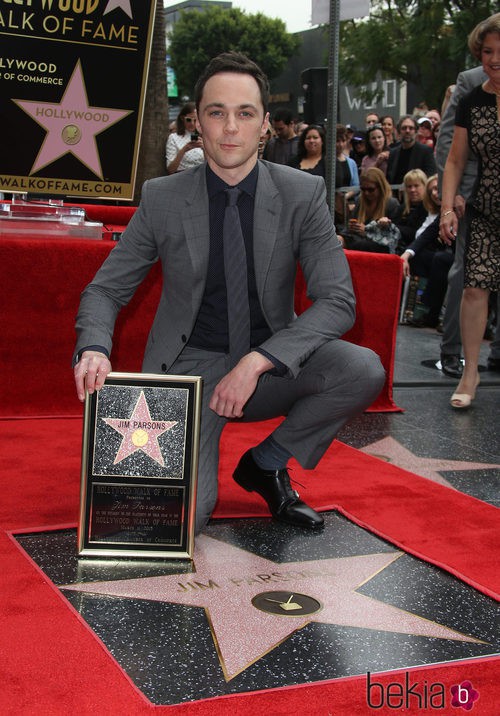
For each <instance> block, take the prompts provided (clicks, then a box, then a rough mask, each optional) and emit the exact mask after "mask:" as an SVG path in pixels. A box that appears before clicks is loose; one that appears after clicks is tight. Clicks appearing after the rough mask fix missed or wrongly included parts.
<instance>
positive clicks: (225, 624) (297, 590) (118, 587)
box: [64, 535, 478, 680]
mask: <svg viewBox="0 0 500 716" xmlns="http://www.w3.org/2000/svg"><path fill="white" fill-rule="evenodd" d="M401 554H402V553H401V552H391V553H386V554H370V555H366V556H359V557H343V558H340V559H322V560H315V561H308V562H307V561H306V562H287V563H284V564H279V563H276V562H273V561H271V560H268V559H264V558H263V557H259V556H258V555H255V554H252V553H250V552H247V551H245V550H243V549H240V548H238V547H234V546H232V545H230V544H227V543H225V542H220V541H218V540H215V539H213V538H211V537H208V536H207V535H200V536H199V537H198V538H197V540H196V548H195V552H194V565H195V567H196V572H195V573H193V574H178V575H169V576H161V577H148V578H143V579H128V580H119V581H109V582H94V583H85V584H78V585H74V584H71V585H66V586H64V589H71V590H76V591H79V592H90V593H95V594H108V595H114V596H120V597H129V598H133V599H137V598H138V599H149V600H156V601H161V602H173V603H177V604H188V605H192V606H198V607H203V608H204V609H205V611H206V613H207V617H208V619H209V622H210V625H211V628H212V635H213V638H214V642H215V644H216V646H217V651H218V653H219V654H220V658H221V665H222V669H223V672H224V676H225V678H226V680H230V679H232V678H233V677H234V676H236V675H237V674H238V673H240V672H241V671H243V670H244V669H245V668H247V667H248V666H249V665H250V664H252V663H253V662H255V661H256V660H257V659H259V658H261V657H262V656H264V655H265V654H266V653H268V652H269V651H270V650H271V649H273V648H274V647H276V646H277V645H278V644H279V643H280V642H282V641H283V640H284V639H286V638H287V637H288V636H290V635H291V634H292V633H293V632H295V631H297V630H299V629H301V628H302V627H304V626H305V625H306V624H309V623H310V622H320V623H325V624H340V625H344V626H353V627H361V628H365V629H375V630H381V631H389V632H401V633H405V634H416V635H419V636H428V637H434V638H439V639H453V640H456V641H465V642H476V643H477V642H478V640H476V639H473V638H471V637H468V636H465V635H463V634H460V633H459V632H456V631H453V630H452V629H448V628H447V627H444V626H441V625H439V624H437V623H435V622H431V621H428V620H427V619H423V618H422V617H419V616H416V615H414V614H410V613H408V612H406V611H403V610H402V609H398V608H396V607H393V606H391V605H389V604H384V603H383V602H380V601H378V600H376V599H373V598H371V597H367V596H364V595H362V594H359V593H357V592H356V591H355V590H356V589H357V588H358V587H360V586H361V585H363V584H364V583H366V582H367V581H369V580H370V579H371V578H372V577H374V576H375V575H376V574H377V573H379V572H380V571H381V570H383V569H385V567H387V566H388V565H389V564H391V562H393V561H394V560H396V559H398V558H399V557H400V556H401ZM270 591H277V592H286V593H287V594H288V595H289V596H288V599H283V604H284V605H286V607H284V608H283V610H282V611H283V615H281V614H270V613H266V612H263V611H261V610H260V609H257V608H256V607H255V606H253V604H252V599H253V597H255V596H256V595H257V594H260V593H262V592H270ZM296 595H297V596H296ZM300 595H307V596H310V597H313V598H314V599H315V600H317V601H319V602H320V604H321V608H320V609H319V611H317V612H315V613H313V614H308V615H299V614H298V613H297V615H296V616H293V611H294V610H292V609H289V605H293V604H294V603H295V602H298V601H300ZM295 611H297V612H298V611H299V610H295Z"/></svg>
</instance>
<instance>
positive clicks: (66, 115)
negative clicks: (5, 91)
mask: <svg viewBox="0 0 500 716" xmlns="http://www.w3.org/2000/svg"><path fill="white" fill-rule="evenodd" d="M13 102H15V103H16V104H17V105H18V106H19V107H20V108H21V109H22V110H24V111H25V112H26V113H27V114H29V115H30V116H31V117H32V118H33V119H34V120H35V122H38V124H39V125H40V126H41V127H43V128H44V129H46V130H47V134H46V135H45V139H44V140H43V144H42V147H41V149H40V151H39V152H38V156H37V158H36V159H35V163H34V164H33V166H32V168H31V172H30V173H31V174H34V173H35V172H37V171H38V170H39V169H42V167H44V166H46V165H47V164H51V163H52V162H54V161H55V160H56V159H59V157H62V156H64V154H68V153H70V154H73V155H74V156H75V157H76V158H77V159H78V160H79V161H81V162H82V164H85V166H86V167H88V168H89V169H91V170H92V171H93V172H94V174H96V175H97V176H98V177H100V178H101V179H102V178H103V175H102V169H101V160H100V158H99V153H98V151H97V144H96V140H95V137H96V135H97V134H100V133H101V132H104V130H105V129H108V128H109V127H111V126H112V125H113V124H115V123H116V122H119V121H120V120H121V119H123V118H124V117H126V116H127V115H128V114H130V113H131V111H132V110H121V109H108V108H107V107H91V106H89V103H88V100H87V90H86V88H85V82H84V79H83V73H82V68H81V65H80V61H78V62H77V63H76V66H75V69H74V70H73V74H72V75H71V78H70V80H69V82H68V85H67V87H66V89H65V90H64V94H63V96H62V99H61V101H60V102H33V101H28V100H20V99H15V100H13Z"/></svg>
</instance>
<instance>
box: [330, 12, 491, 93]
mask: <svg viewBox="0 0 500 716" xmlns="http://www.w3.org/2000/svg"><path fill="white" fill-rule="evenodd" d="M494 12H498V2H497V0H493V1H492V0H457V1H454V0H441V1H436V0H372V2H371V8H370V16H369V18H366V19H365V18H364V19H361V20H350V21H347V22H344V23H342V25H341V29H340V46H339V59H340V67H339V72H340V77H341V79H342V81H343V82H346V83H348V84H353V85H356V86H358V87H359V86H362V85H364V84H365V83H366V82H367V80H371V79H372V78H374V77H375V76H376V75H377V74H379V76H381V77H383V78H397V79H400V80H405V81H407V82H411V83H414V84H415V85H416V86H417V87H419V88H420V89H421V91H422V92H423V98H424V99H425V100H426V101H427V103H428V104H429V106H431V105H432V106H437V107H439V106H440V105H441V102H442V99H443V93H444V90H445V88H446V87H447V86H448V85H450V84H452V83H453V82H454V81H455V78H456V76H457V74H458V73H459V72H461V71H462V70H464V69H466V68H467V67H473V66H474V65H476V64H477V62H476V60H474V59H473V58H472V56H471V55H470V53H469V51H468V48H467V36H468V34H469V33H470V32H471V31H472V29H473V28H474V27H475V26H476V25H477V23H478V22H480V21H481V20H484V19H485V18H487V17H488V16H489V15H492V14H493V13H494Z"/></svg>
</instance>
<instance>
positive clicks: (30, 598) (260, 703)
mask: <svg viewBox="0 0 500 716" xmlns="http://www.w3.org/2000/svg"><path fill="white" fill-rule="evenodd" d="M0 424H1V433H2V453H1V465H2V473H1V476H0V486H1V501H0V520H1V525H2V532H1V534H0V560H1V562H0V563H1V572H0V573H1V575H2V576H1V582H2V588H1V596H0V600H1V602H0V603H1V614H2V616H3V620H2V622H3V626H2V630H1V640H2V666H1V672H0V673H1V676H2V682H1V683H2V690H1V695H0V708H1V712H2V714H9V715H10V714H12V716H14V714H15V715H16V716H19V715H22V716H24V715H25V714H37V715H40V714H42V716H45V714H56V715H59V714H61V716H62V715H63V714H64V715H66V714H68V713H71V712H74V713H76V714H79V715H80V714H83V715H85V716H86V715H87V714H99V716H101V715H104V714H113V715H115V714H116V715H118V714H120V715H122V714H123V715H129V714H130V715H134V716H135V714H145V713H150V712H152V711H154V712H157V713H165V714H182V713H184V712H186V713H189V714H214V715H215V714H229V713H231V714H232V715H234V714H236V715H238V714H261V713H264V712H268V713H269V714H271V715H274V714H276V715H279V714H283V715H284V714H287V715H288V714H295V713H302V714H318V715H322V714H325V716H326V714H328V713H334V714H336V715H340V716H352V715H356V714H368V713H371V712H372V711H371V710H370V709H369V708H368V706H367V703H366V676H361V677H356V678H352V679H342V680H339V681H333V682H327V683H319V684H312V685H307V686H301V687H294V688H286V689H282V690H278V691H275V692H265V693H259V694H252V695H241V696H240V695H238V696H230V697H224V698H219V699H215V700H207V701H202V702H197V703H190V704H185V705H182V706H175V707H153V706H151V705H150V704H149V703H148V702H146V701H145V699H144V698H143V696H142V695H141V694H139V693H138V691H137V690H136V689H135V687H134V686H133V685H132V684H131V682H130V681H129V679H128V678H127V677H126V676H125V675H124V674H123V672H122V671H121V670H120V668H119V667H118V666H117V665H116V664H115V662H114V661H113V660H112V659H111V658H110V656H109V654H108V653H107V652H106V651H105V650H104V649H103V648H102V646H101V645H100V642H98V641H97V640H96V638H95V636H94V635H93V634H92V633H91V632H90V631H89V629H88V628H87V627H86V626H85V625H84V624H83V623H81V622H80V621H79V620H78V619H77V618H76V617H75V615H74V613H73V612H72V611H70V609H68V608H67V606H66V603H65V600H64V598H63V597H61V596H60V595H59V593H58V592H57V590H55V589H53V588H52V587H51V586H50V585H49V584H48V583H47V581H46V579H45V578H44V576H43V575H42V574H41V573H40V572H39V571H38V569H37V568H35V567H34V566H33V565H32V564H31V563H30V562H29V561H28V560H27V559H25V558H24V557H23V556H22V553H21V552H20V550H19V549H18V548H17V547H16V545H15V544H14V542H13V541H12V538H10V537H9V536H8V535H7V534H6V533H5V532H4V530H23V531H25V530H29V529H37V528H41V527H44V526H45V527H47V526H54V525H67V524H75V523H76V520H77V513H78V500H79V465H80V455H79V452H80V434H81V422H80V420H77V419H44V420H31V419H26V420H15V421H8V420H6V421H2V422H1V423H0ZM273 424H274V421H272V422H270V423H268V424H262V423H260V424H256V425H255V426H252V425H246V426H244V427H240V426H236V425H230V426H229V427H228V428H227V429H226V432H225V433H224V438H223V444H222V453H221V490H220V499H219V504H218V509H217V515H218V516H220V517H222V516H236V515H239V516H242V515H262V514H265V507H264V505H263V504H261V503H260V502H259V501H258V500H255V499H254V498H253V497H252V495H249V494H248V493H246V492H244V491H242V490H240V489H239V488H236V487H235V486H234V485H233V483H232V480H230V472H231V470H232V467H233V466H234V463H235V462H236V460H237V458H238V457H239V455H240V454H241V452H242V451H243V450H244V449H246V448H247V447H248V446H250V445H252V444H254V443H255V441H256V440H257V439H258V436H262V435H264V434H266V433H267V432H269V431H270V430H271V429H272V425H273ZM295 474H297V479H298V482H300V483H302V484H304V485H305V487H306V489H301V493H302V495H303V496H304V498H305V499H306V501H307V502H309V503H310V504H313V505H315V506H316V507H318V508H321V509H327V508H338V509H339V510H340V511H341V512H342V513H344V514H346V515H347V516H348V517H350V518H351V519H352V520H353V521H355V522H357V523H358V524H360V525H363V526H367V527H368V528H369V529H370V530H371V531H372V532H374V533H375V534H378V535H380V536H383V537H385V538H387V539H388V540H390V541H391V542H392V543H394V544H395V545H397V546H400V547H401V548H403V549H404V550H406V551H408V552H410V553H412V554H415V555H417V556H420V557H422V558H423V559H425V560H427V561H430V562H432V563H434V564H437V565H440V566H442V567H443V568H444V569H446V570H448V571H449V572H451V573H453V574H455V575H457V576H459V577H460V578H461V579H463V580H464V581H466V582H467V583H469V584H471V585H472V586H474V587H476V588H477V589H478V590H480V591H482V592H483V593H485V594H487V595H490V596H498V594H499V593H500V579H499V575H498V569H497V568H496V565H497V563H498V554H499V546H500V545H499V543H498V540H499V538H498V535H499V534H500V531H499V529H498V527H499V517H498V515H499V511H498V510H496V509H495V508H494V507H492V506H490V505H487V504H485V503H483V502H480V501H479V500H475V499H473V498H470V497H467V496H466V495H463V494H462V493H459V492H456V491H454V490H451V489H449V488H446V487H443V486H441V485H438V484H436V483H433V482H430V481H428V480H425V479H424V478H420V477H417V476H415V475H412V474H411V473H408V472H405V471H403V470H400V469H399V468H397V467H395V466H393V465H390V464H388V463H386V462H383V461H381V460H377V459H376V458H372V457H370V456H368V455H365V454H363V453H360V452H358V451H357V450H354V449H352V448H349V447H347V446H345V445H343V444H341V443H335V444H334V445H333V446H332V448H331V449H330V451H329V453H328V454H327V456H325V459H324V460H323V461H322V462H321V464H320V466H319V468H318V469H317V470H315V471H313V472H311V473H305V472H303V471H302V470H301V469H299V468H297V470H296V471H295ZM498 665H499V660H497V659H478V660H474V661H468V662H460V663H454V664H451V665H449V666H438V667H425V668H420V669H412V670H411V671H410V674H411V680H412V682H415V681H419V682H420V683H423V682H424V681H425V682H427V683H428V684H430V683H432V682H437V681H439V682H440V683H443V684H444V685H445V687H446V689H447V691H449V687H450V686H451V685H453V684H457V683H461V682H462V681H464V680H466V679H468V680H470V681H471V682H472V684H473V686H474V688H475V689H476V690H478V691H479V692H480V702H478V704H477V705H476V706H475V708H474V710H473V712H472V713H478V714H481V715H486V716H489V715H490V714H491V716H493V715H494V714H497V713H498V709H497V704H498V703H500V683H499V682H500V680H499V679H498ZM404 678H405V677H404V672H399V673H398V672H391V673H390V674H384V675H379V676H377V681H378V682H380V683H384V684H388V683H389V682H391V681H392V682H394V681H399V682H401V683H404ZM457 711H458V713H461V710H457V709H455V708H451V707H450V709H449V710H448V711H446V710H444V711H443V710H441V713H453V714H457ZM433 712H434V711H433V710H432V709H424V708H422V709H420V710H418V713H419V714H420V713H433ZM376 713H383V714H385V713H394V709H389V710H385V709H377V710H376Z"/></svg>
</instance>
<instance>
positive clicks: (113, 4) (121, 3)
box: [103, 0, 132, 19]
mask: <svg viewBox="0 0 500 716" xmlns="http://www.w3.org/2000/svg"><path fill="white" fill-rule="evenodd" d="M118 7H119V8H121V9H122V10H123V12H124V13H126V14H127V15H128V16H129V17H130V18H131V19H132V9H131V7H130V0H108V4H107V5H106V9H105V10H104V12H103V15H106V14H107V13H108V12H111V11H112V10H116V8H118Z"/></svg>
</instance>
